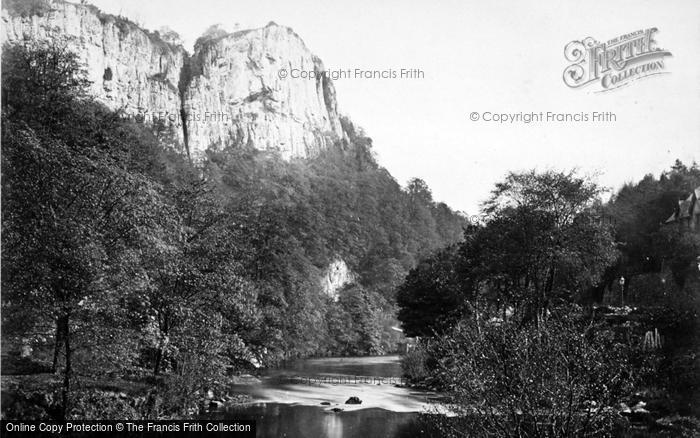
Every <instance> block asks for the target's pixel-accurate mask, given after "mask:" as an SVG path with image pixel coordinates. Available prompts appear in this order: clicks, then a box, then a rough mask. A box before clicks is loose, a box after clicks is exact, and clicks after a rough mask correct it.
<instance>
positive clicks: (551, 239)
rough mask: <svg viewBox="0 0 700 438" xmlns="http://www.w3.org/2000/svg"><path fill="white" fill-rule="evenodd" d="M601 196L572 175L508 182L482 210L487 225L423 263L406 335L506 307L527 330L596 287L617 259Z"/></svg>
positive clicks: (403, 298)
mask: <svg viewBox="0 0 700 438" xmlns="http://www.w3.org/2000/svg"><path fill="white" fill-rule="evenodd" d="M599 193H600V189H599V188H598V187H597V186H596V185H595V184H593V183H591V182H590V181H588V180H587V179H585V178H581V177H578V176H576V175H575V174H573V173H560V172H553V171H549V172H544V173H539V174H538V173H535V172H528V173H521V174H510V175H508V177H507V178H506V179H505V181H504V182H502V183H500V184H498V185H497V186H496V189H495V190H494V191H493V193H492V196H491V197H490V198H489V199H488V200H487V202H486V203H485V204H484V216H483V218H484V223H483V225H479V226H471V227H469V228H467V229H466V232H465V239H464V241H463V242H462V243H460V244H459V246H458V248H456V249H448V250H446V251H445V252H443V253H439V254H437V255H436V256H434V257H433V258H432V259H429V260H428V261H426V262H424V263H427V264H428V265H427V266H425V265H424V264H423V263H422V264H419V265H418V267H417V268H415V269H414V270H413V271H412V272H411V273H410V274H409V276H408V278H407V280H406V282H405V283H404V284H403V285H402V286H401V287H400V289H399V290H400V295H399V297H398V302H399V304H400V305H401V306H402V308H401V311H400V313H399V317H400V319H401V321H402V322H403V324H404V327H405V328H406V330H407V331H408V332H409V334H414V335H426V334H429V332H430V331H432V330H434V329H435V326H450V325H451V324H450V323H449V322H450V321H451V322H454V320H455V317H457V319H458V318H459V316H461V315H463V314H465V312H469V313H472V314H474V315H475V316H477V314H478V313H479V312H485V314H488V313H494V312H495V313H496V314H498V312H499V311H500V312H503V313H504V312H506V310H507V309H508V308H512V309H515V310H516V311H517V312H518V313H519V315H520V317H521V319H522V320H523V322H524V323H525V322H528V321H533V320H536V319H537V318H538V317H541V316H542V314H543V312H546V311H547V310H548V309H549V308H550V306H551V304H552V303H553V302H554V301H556V300H561V299H564V300H569V301H570V300H571V299H572V298H575V297H576V295H577V294H579V293H580V291H581V290H586V289H587V288H588V287H590V286H592V285H594V284H596V282H597V281H598V280H599V278H600V276H601V275H602V273H603V271H604V269H605V268H606V267H607V266H608V265H609V264H610V263H612V261H613V260H614V257H615V251H614V246H613V241H612V236H611V232H610V227H609V225H608V224H605V223H604V222H601V221H599V220H598V219H597V217H598V214H597V212H596V211H597V208H596V202H597V196H598V194H599ZM425 309H428V310H427V311H424V310H425ZM479 309H480V310H479ZM446 320H447V324H445V321H446Z"/></svg>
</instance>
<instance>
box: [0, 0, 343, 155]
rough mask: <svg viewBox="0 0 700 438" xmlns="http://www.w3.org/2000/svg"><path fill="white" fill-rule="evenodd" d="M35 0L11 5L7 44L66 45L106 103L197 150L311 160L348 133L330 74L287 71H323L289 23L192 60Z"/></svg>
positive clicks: (104, 21) (55, 1)
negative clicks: (300, 75) (301, 75)
mask: <svg viewBox="0 0 700 438" xmlns="http://www.w3.org/2000/svg"><path fill="white" fill-rule="evenodd" d="M15 3H16V2H15ZM31 3H32V5H40V7H28V8H24V9H23V10H21V11H18V10H16V8H14V9H11V10H8V9H5V3H4V2H3V10H2V26H1V27H2V31H1V34H0V38H1V40H2V44H3V46H4V45H6V44H17V43H22V42H24V41H48V42H51V43H59V44H62V45H65V46H67V47H68V49H69V50H71V51H74V52H75V53H77V54H78V55H79V56H80V58H81V60H82V61H83V62H84V64H85V68H86V70H87V73H88V78H89V79H90V80H91V81H92V93H93V94H94V95H95V96H96V97H97V98H98V100H100V101H101V102H103V103H104V104H105V105H107V106H108V107H109V108H111V109H114V110H117V109H121V110H123V111H124V112H125V113H126V114H128V115H131V116H135V117H137V119H138V120H145V121H146V122H147V123H154V120H157V121H160V122H161V123H163V124H164V125H166V126H168V127H169V128H170V129H171V130H172V132H173V134H174V139H175V143H176V144H177V145H178V147H181V146H186V147H187V151H188V153H189V154H190V155H191V156H194V157H197V156H201V155H203V154H204V152H205V151H206V150H207V149H208V148H218V149H220V148H222V147H225V146H228V145H234V146H241V145H245V146H249V147H253V148H255V149H259V150H274V151H279V153H280V155H281V156H282V157H283V158H285V159H289V158H292V157H300V158H305V157H309V156H313V155H315V154H316V153H317V152H318V151H319V150H320V149H322V148H324V147H327V146H328V145H329V144H331V143H332V142H333V141H335V140H337V139H340V138H343V136H344V133H343V130H342V128H341V124H340V120H339V117H338V112H337V108H336V106H337V104H336V99H335V89H334V87H333V84H332V82H331V81H330V80H329V79H327V78H324V77H322V75H317V76H318V77H316V78H314V79H293V78H290V77H286V78H284V77H281V76H280V75H279V71H280V70H281V69H284V70H285V71H286V72H291V71H292V70H296V71H304V72H316V73H318V72H320V71H323V64H322V62H321V61H320V60H319V59H318V58H316V57H315V56H314V55H313V54H312V53H311V52H310V51H309V49H308V48H307V47H306V46H305V44H304V42H303V41H302V40H301V38H299V36H297V35H296V34H295V33H294V32H293V31H292V30H291V29H289V28H287V27H284V26H278V25H276V24H273V23H270V24H269V25H267V26H265V27H264V28H261V29H253V30H246V31H239V32H235V33H232V34H225V35H219V36H217V37H216V38H201V39H200V41H198V43H197V44H196V46H195V53H194V54H193V55H192V56H189V55H188V53H187V52H186V51H185V50H184V49H183V48H182V47H181V46H176V45H173V44H169V43H167V42H165V41H163V39H161V38H160V36H159V35H158V34H157V33H155V32H149V31H147V30H144V29H141V28H140V27H139V26H137V25H136V24H134V23H132V22H130V21H129V20H127V19H125V18H123V17H114V16H112V15H108V14H104V13H102V12H100V11H99V10H98V9H97V8H95V7H94V6H90V5H84V4H80V5H78V4H73V3H69V2H65V1H62V0H43V1H41V0H39V1H37V0H33V1H31ZM20 4H21V3H20ZM282 76H283V75H282Z"/></svg>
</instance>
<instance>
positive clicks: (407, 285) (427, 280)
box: [396, 245, 472, 336]
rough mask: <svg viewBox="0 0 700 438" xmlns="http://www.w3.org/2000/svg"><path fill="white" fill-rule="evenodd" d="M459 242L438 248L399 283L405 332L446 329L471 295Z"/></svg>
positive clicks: (424, 333)
mask: <svg viewBox="0 0 700 438" xmlns="http://www.w3.org/2000/svg"><path fill="white" fill-rule="evenodd" d="M460 262H461V259H460V258H459V256H458V247H457V246H456V245H453V246H450V247H447V248H445V249H443V250H440V251H438V252H436V253H435V254H434V255H432V256H431V257H429V258H427V259H425V260H423V261H421V262H420V263H419V264H418V266H416V267H415V268H413V269H412V270H411V271H410V272H409V273H408V275H407V276H406V279H405V281H404V283H403V284H402V285H401V286H399V288H398V292H397V294H396V302H397V304H398V306H399V308H400V310H399V313H398V318H399V321H401V323H402V326H403V330H404V332H405V334H406V336H434V335H436V334H440V333H444V332H445V331H446V330H448V329H449V328H450V327H452V325H453V324H454V323H455V322H456V321H458V320H459V318H460V317H461V316H462V315H463V313H464V311H465V308H464V307H465V303H466V302H467V301H469V300H470V299H472V297H471V296H470V295H469V294H470V293H471V291H470V290H469V288H468V287H465V286H466V284H465V280H466V279H464V278H462V277H461V276H460V274H461V273H462V272H461V269H460Z"/></svg>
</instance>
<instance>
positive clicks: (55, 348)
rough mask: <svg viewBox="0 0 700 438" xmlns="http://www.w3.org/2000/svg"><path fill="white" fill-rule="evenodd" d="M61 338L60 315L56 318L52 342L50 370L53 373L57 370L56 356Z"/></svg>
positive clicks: (61, 341) (59, 348) (58, 354)
mask: <svg viewBox="0 0 700 438" xmlns="http://www.w3.org/2000/svg"><path fill="white" fill-rule="evenodd" d="M63 338H64V336H63V317H62V316H60V317H58V318H56V334H55V336H54V342H53V363H52V365H51V372H52V373H54V374H55V373H56V372H57V371H58V357H59V356H60V354H61V346H62V343H63Z"/></svg>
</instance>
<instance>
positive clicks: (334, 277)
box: [321, 259, 355, 301]
mask: <svg viewBox="0 0 700 438" xmlns="http://www.w3.org/2000/svg"><path fill="white" fill-rule="evenodd" d="M354 281H355V274H354V273H353V272H352V271H351V270H350V268H348V265H347V264H345V261H343V260H342V259H336V260H334V261H333V262H332V263H331V264H329V265H328V267H327V268H326V270H325V272H324V273H323V275H322V276H321V288H322V290H323V292H324V293H325V294H326V295H328V296H329V297H331V298H333V300H335V301H338V297H339V296H340V290H341V289H342V288H343V286H346V285H348V284H351V283H353V282H354Z"/></svg>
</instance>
